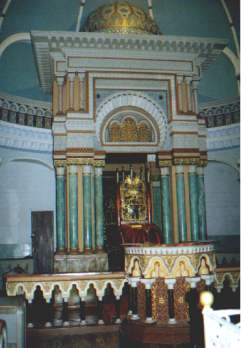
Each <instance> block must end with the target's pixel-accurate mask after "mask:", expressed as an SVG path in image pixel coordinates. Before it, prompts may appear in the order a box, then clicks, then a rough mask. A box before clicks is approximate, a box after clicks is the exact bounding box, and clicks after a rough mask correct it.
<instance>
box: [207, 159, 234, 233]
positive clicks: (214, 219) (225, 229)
mask: <svg viewBox="0 0 241 348" xmlns="http://www.w3.org/2000/svg"><path fill="white" fill-rule="evenodd" d="M239 184H240V183H239V172H238V169H237V168H234V167H233V166H232V165H230V164H227V163H223V162H219V161H210V162H209V163H208V166H207V168H206V169H205V188H206V211H207V229H208V235H209V236H210V238H212V236H227V235H238V234H239V215H240V208H239V207H240V202H239V190H240V189H239Z"/></svg>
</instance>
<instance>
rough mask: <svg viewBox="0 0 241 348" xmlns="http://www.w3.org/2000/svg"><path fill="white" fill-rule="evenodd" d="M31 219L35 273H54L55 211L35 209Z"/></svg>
mask: <svg viewBox="0 0 241 348" xmlns="http://www.w3.org/2000/svg"><path fill="white" fill-rule="evenodd" d="M31 220H32V254H33V263H34V273H52V272H53V253H54V243H53V211H33V212H32V216H31Z"/></svg>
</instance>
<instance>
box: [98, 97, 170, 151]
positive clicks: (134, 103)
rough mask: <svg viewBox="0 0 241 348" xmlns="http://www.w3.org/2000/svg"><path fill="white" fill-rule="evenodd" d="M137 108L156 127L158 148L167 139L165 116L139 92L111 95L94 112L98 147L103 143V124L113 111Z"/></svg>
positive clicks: (158, 107) (152, 101)
mask: <svg viewBox="0 0 241 348" xmlns="http://www.w3.org/2000/svg"><path fill="white" fill-rule="evenodd" d="M128 106H130V107H137V108H139V109H142V110H144V111H145V112H146V113H147V114H148V115H150V117H151V118H153V119H154V120H155V123H156V124H157V125H158V134H159V144H158V145H159V146H162V145H163V144H164V142H165V140H166V137H167V116H166V114H165V113H164V112H163V110H162V108H161V107H160V106H159V105H158V104H157V103H156V102H155V101H154V100H152V99H151V98H150V97H149V96H148V95H146V94H145V93H141V92H132V91H127V92H124V93H123V92H122V93H116V94H113V95H111V96H110V97H108V98H106V99H105V100H104V101H103V102H102V103H101V104H100V105H99V106H98V108H97V110H96V137H97V140H98V143H99V145H100V144H102V143H103V140H104V134H103V132H102V129H104V127H103V126H104V125H105V123H106V122H107V121H108V116H109V114H110V113H113V111H114V110H115V109H118V108H120V107H128Z"/></svg>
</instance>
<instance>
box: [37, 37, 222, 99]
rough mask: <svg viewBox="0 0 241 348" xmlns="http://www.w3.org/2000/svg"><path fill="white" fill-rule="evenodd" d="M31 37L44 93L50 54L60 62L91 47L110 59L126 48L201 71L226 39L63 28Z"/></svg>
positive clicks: (49, 75)
mask: <svg viewBox="0 0 241 348" xmlns="http://www.w3.org/2000/svg"><path fill="white" fill-rule="evenodd" d="M31 40H32V44H33V49H34V52H35V56H36V62H37V69H38V73H39V78H40V85H41V87H42V88H43V90H44V92H46V93H49V92H50V89H51V81H52V79H53V75H54V64H51V62H52V59H53V54H54V55H55V58H56V57H58V59H59V61H61V64H62V63H64V62H65V60H66V59H67V56H68V55H70V54H71V55H75V56H76V52H80V51H81V52H83V51H85V52H87V51H88V50H89V51H90V50H91V51H93V49H95V51H96V50H99V51H100V53H101V52H102V55H103V52H108V59H110V58H111V54H110V52H113V55H112V58H114V57H116V55H115V51H116V50H120V51H122V52H123V54H126V52H127V51H128V52H129V53H130V52H132V53H133V54H135V55H136V54H137V52H138V57H139V58H140V59H143V61H145V60H146V59H148V58H150V56H155V57H156V58H155V59H157V60H160V61H161V60H168V61H174V60H175V61H177V60H179V61H189V62H193V63H194V62H195V64H196V65H197V66H199V67H200V68H201V69H202V70H203V71H204V70H206V69H207V68H208V66H209V65H210V64H211V63H212V62H213V61H214V60H215V59H216V58H217V56H218V55H219V54H220V53H221V52H222V50H223V49H224V47H225V46H226V44H227V41H226V40H223V39H217V38H197V37H182V36H163V35H135V34H125V35H121V34H114V33H111V34H109V33H89V32H81V33H74V32H64V31H62V32H61V31H32V32H31ZM158 53H161V59H160V58H158V57H157V56H158ZM90 56H91V55H90ZM119 58H121V56H119ZM139 58H138V59H139ZM52 63H53V62H52ZM143 69H145V66H143ZM184 72H185V71H184Z"/></svg>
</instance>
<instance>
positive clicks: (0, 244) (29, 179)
mask: <svg viewBox="0 0 241 348" xmlns="http://www.w3.org/2000/svg"><path fill="white" fill-rule="evenodd" d="M0 176H1V179H2V180H0V220H1V225H0V249H1V248H2V250H0V253H1V254H2V252H4V253H6V256H8V257H25V256H28V255H31V252H32V245H31V212H32V211H53V212H54V211H55V175H54V171H53V168H51V166H50V165H48V164H47V163H46V162H44V161H41V160H39V161H38V160H35V161H33V160H32V159H30V160H29V159H28V158H27V159H24V158H20V160H18V159H17V158H12V159H10V160H9V161H7V162H4V163H3V165H1V166H0ZM2 255H5V254H2Z"/></svg>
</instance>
